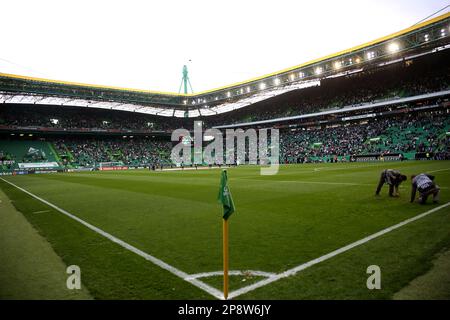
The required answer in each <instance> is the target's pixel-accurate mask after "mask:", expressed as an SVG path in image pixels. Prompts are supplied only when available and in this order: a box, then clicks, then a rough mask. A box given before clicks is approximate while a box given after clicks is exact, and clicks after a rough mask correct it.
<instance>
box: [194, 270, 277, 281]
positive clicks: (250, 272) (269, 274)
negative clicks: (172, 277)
mask: <svg viewBox="0 0 450 320" xmlns="http://www.w3.org/2000/svg"><path fill="white" fill-rule="evenodd" d="M228 274H229V275H230V276H245V275H250V276H258V277H267V278H268V277H273V276H276V274H275V273H272V272H264V271H257V270H245V271H242V270H231V271H228ZM221 275H223V271H213V272H203V273H196V274H191V275H189V277H188V279H199V278H207V277H213V276H221Z"/></svg>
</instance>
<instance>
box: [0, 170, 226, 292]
mask: <svg viewBox="0 0 450 320" xmlns="http://www.w3.org/2000/svg"><path fill="white" fill-rule="evenodd" d="M0 179H1V180H3V181H4V182H6V183H8V184H10V185H11V186H13V187H15V188H17V189H19V190H20V191H22V192H24V193H26V194H28V195H30V196H31V197H33V198H35V199H36V200H39V201H41V202H42V203H45V204H46V205H48V206H49V207H52V208H53V209H55V210H57V211H59V212H61V213H62V214H64V215H66V216H67V217H69V218H71V219H73V220H75V221H77V222H79V223H81V224H82V225H84V226H85V227H87V228H89V229H91V230H92V231H94V232H97V233H98V234H100V235H102V236H103V237H105V238H107V239H109V240H111V241H112V242H114V243H117V244H118V245H119V246H121V247H123V248H125V249H127V250H129V251H131V252H133V253H135V254H137V255H139V256H141V257H142V258H144V259H146V260H148V261H150V262H152V263H153V264H155V265H157V266H158V267H160V268H162V269H164V270H166V271H169V272H170V273H172V274H174V275H176V276H177V277H179V278H181V279H183V280H185V281H187V282H189V283H191V284H192V285H194V286H196V287H197V288H200V289H202V290H203V291H205V292H207V293H209V294H210V295H212V296H214V297H215V298H217V299H223V293H222V292H221V291H219V290H217V289H215V288H213V287H211V286H209V285H207V284H206V283H204V282H202V281H200V280H198V279H193V278H190V277H189V274H187V273H186V272H183V271H181V270H179V269H177V268H175V267H173V266H171V265H170V264H167V263H166V262H164V261H162V260H160V259H158V258H156V257H154V256H152V255H150V254H148V253H146V252H144V251H142V250H140V249H138V248H136V247H134V246H132V245H130V244H128V243H126V242H125V241H123V240H120V239H119V238H116V237H115V236H113V235H112V234H110V233H108V232H105V231H103V230H102V229H100V228H97V227H96V226H94V225H92V224H90V223H88V222H86V221H84V220H82V219H80V218H78V217H77V216H75V215H73V214H71V213H70V212H67V211H66V210H64V209H61V208H59V207H57V206H56V205H54V204H53V203H50V202H48V201H47V200H45V199H42V198H40V197H38V196H37V195H35V194H33V193H31V192H29V191H27V190H25V189H23V188H21V187H19V186H17V185H15V184H14V183H12V182H9V181H8V180H5V179H3V178H0Z"/></svg>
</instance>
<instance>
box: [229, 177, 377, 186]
mask: <svg viewBox="0 0 450 320" xmlns="http://www.w3.org/2000/svg"><path fill="white" fill-rule="evenodd" d="M234 180H246V181H255V182H256V181H257V182H261V181H262V182H267V183H301V184H303V183H305V184H307V183H309V184H324V185H342V186H372V187H373V186H375V187H376V184H377V183H373V184H369V183H353V182H330V181H305V180H269V179H267V180H263V179H248V178H234V179H233V181H234Z"/></svg>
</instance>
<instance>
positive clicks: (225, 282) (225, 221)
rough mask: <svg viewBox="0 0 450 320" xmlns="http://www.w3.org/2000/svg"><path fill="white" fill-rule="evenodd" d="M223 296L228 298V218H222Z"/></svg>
mask: <svg viewBox="0 0 450 320" xmlns="http://www.w3.org/2000/svg"><path fill="white" fill-rule="evenodd" d="M223 296H224V298H225V300H227V298H228V219H223Z"/></svg>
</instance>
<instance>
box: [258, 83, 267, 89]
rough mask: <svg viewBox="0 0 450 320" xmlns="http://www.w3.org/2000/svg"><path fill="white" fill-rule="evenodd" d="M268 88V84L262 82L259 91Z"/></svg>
mask: <svg viewBox="0 0 450 320" xmlns="http://www.w3.org/2000/svg"><path fill="white" fill-rule="evenodd" d="M265 88H266V84H265V83H264V82H261V83H260V84H259V89H260V90H264V89H265Z"/></svg>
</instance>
